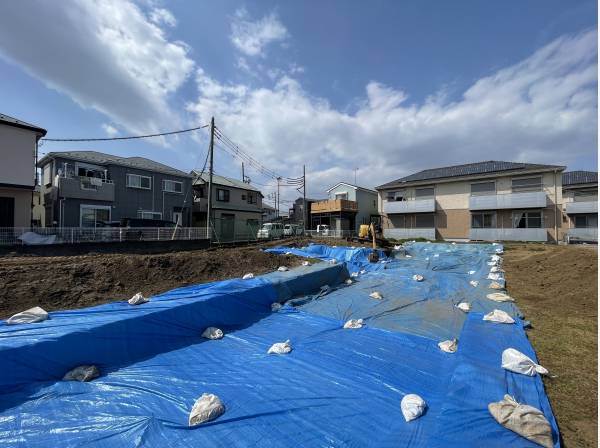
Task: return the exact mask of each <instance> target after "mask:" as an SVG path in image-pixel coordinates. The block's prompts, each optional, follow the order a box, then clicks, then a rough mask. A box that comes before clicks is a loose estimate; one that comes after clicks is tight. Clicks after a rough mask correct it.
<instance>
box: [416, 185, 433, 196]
mask: <svg viewBox="0 0 600 448" xmlns="http://www.w3.org/2000/svg"><path fill="white" fill-rule="evenodd" d="M434 193H435V190H434V188H433V187H425V188H415V197H417V198H432V197H433V195H434Z"/></svg>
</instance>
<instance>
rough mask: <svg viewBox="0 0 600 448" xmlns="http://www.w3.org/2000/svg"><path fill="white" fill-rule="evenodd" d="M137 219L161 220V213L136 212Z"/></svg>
mask: <svg viewBox="0 0 600 448" xmlns="http://www.w3.org/2000/svg"><path fill="white" fill-rule="evenodd" d="M137 215H138V218H142V219H162V213H160V212H148V211H145V210H138V212H137Z"/></svg>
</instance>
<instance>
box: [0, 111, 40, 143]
mask: <svg viewBox="0 0 600 448" xmlns="http://www.w3.org/2000/svg"><path fill="white" fill-rule="evenodd" d="M0 124H7V125H9V126H15V127H17V128H23V129H29V130H30V131H34V132H37V133H39V134H42V137H43V136H44V135H46V130H45V129H44V128H40V127H39V126H36V125H34V124H31V123H27V122H26V121H23V120H19V119H18V118H14V117H11V116H9V115H6V114H0Z"/></svg>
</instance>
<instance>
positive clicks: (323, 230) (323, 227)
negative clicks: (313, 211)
mask: <svg viewBox="0 0 600 448" xmlns="http://www.w3.org/2000/svg"><path fill="white" fill-rule="evenodd" d="M317 234H318V235H323V236H329V226H328V225H327V224H319V225H318V226H317Z"/></svg>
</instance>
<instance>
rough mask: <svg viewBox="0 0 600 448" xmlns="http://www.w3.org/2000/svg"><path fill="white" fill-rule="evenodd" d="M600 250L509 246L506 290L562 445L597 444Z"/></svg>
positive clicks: (589, 247) (545, 246) (528, 245)
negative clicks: (524, 324)
mask: <svg viewBox="0 0 600 448" xmlns="http://www.w3.org/2000/svg"><path fill="white" fill-rule="evenodd" d="M597 256H598V251H597V248H596V247H595V246H579V245H578V246H550V245H538V244H520V245H507V246H506V247H505V255H504V269H505V270H506V280H507V286H508V291H509V293H510V295H511V296H513V297H515V298H516V299H517V305H518V306H519V308H520V309H521V310H522V311H523V313H524V314H525V317H526V319H529V320H531V322H532V325H533V329H531V330H529V331H528V336H529V339H530V340H531V343H532V344H533V347H534V348H535V350H536V352H537V355H538V358H539V362H540V364H542V365H543V366H544V367H546V368H547V369H548V370H550V373H551V374H552V375H556V377H555V378H546V379H545V380H544V383H545V386H546V391H547V393H548V396H549V397H550V403H551V405H552V408H553V410H554V413H555V415H556V419H557V420H558V425H559V427H560V430H561V433H562V436H563V439H564V446H565V447H566V448H573V447H595V446H597V429H598V401H597V400H598V376H597V375H598V343H597V341H598V339H597V335H598V260H597Z"/></svg>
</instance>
